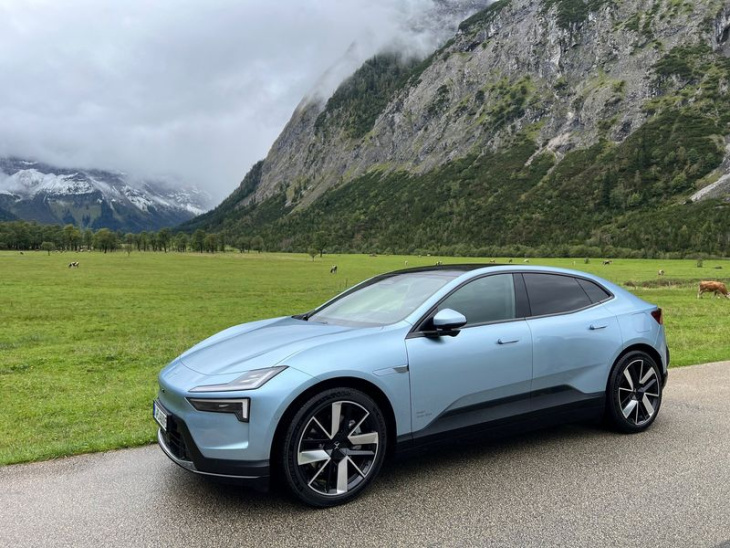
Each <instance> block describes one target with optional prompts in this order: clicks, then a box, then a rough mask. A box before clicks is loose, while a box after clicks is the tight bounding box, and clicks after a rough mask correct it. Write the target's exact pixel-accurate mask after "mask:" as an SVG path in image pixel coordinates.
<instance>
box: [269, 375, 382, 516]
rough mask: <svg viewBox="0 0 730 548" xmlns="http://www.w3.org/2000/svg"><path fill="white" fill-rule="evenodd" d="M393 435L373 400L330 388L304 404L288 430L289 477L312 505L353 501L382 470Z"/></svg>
mask: <svg viewBox="0 0 730 548" xmlns="http://www.w3.org/2000/svg"><path fill="white" fill-rule="evenodd" d="M323 423H324V424H323ZM335 423H336V424H337V427H335ZM387 434H388V432H387V425H386V422H385V417H384V416H383V413H382V411H381V410H380V408H379V407H378V405H377V403H375V401H374V400H373V399H372V398H371V397H370V396H368V395H367V394H365V393H363V392H360V391H359V390H354V389H352V388H333V389H329V390H325V391H323V392H321V393H320V394H317V395H315V396H314V397H312V398H311V399H310V400H309V401H307V402H306V403H305V404H304V405H303V406H302V408H301V409H300V410H299V411H298V412H297V413H296V414H295V415H294V418H293V419H292V422H291V424H290V425H289V427H288V428H287V430H286V434H285V436H284V440H283V443H282V446H281V447H282V454H281V455H280V458H281V470H282V472H283V475H284V479H285V480H286V483H287V485H288V487H289V489H290V490H291V492H292V493H293V494H294V495H295V496H296V497H298V498H299V499H300V500H302V501H303V502H305V503H307V504H309V505H311V506H316V507H320V508H323V507H328V506H336V505H338V504H344V503H346V502H349V501H350V500H352V499H354V498H355V497H357V496H358V495H359V494H360V493H361V492H362V491H363V490H365V489H366V488H367V486H368V485H369V484H370V482H371V481H372V480H373V479H374V478H375V476H377V475H378V473H379V472H380V468H381V467H382V465H383V460H384V458H385V454H386V450H387V447H386V445H387V441H388V435H387Z"/></svg>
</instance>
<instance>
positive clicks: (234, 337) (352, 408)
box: [153, 265, 669, 506]
mask: <svg viewBox="0 0 730 548" xmlns="http://www.w3.org/2000/svg"><path fill="white" fill-rule="evenodd" d="M662 323H663V322H662V311H661V309H659V308H657V307H656V306H654V305H651V304H648V303H646V302H644V301H643V300H641V299H639V298H638V297H635V296H634V295H632V294H631V293H628V292H627V291H625V290H623V289H621V288H620V287H618V286H616V285H614V284H612V283H610V282H607V281H606V280H603V279H600V278H598V277H596V276H592V275H590V274H586V273H583V272H576V271H572V270H563V269H557V268H548V267H537V266H512V265H510V266H506V265H494V266H485V265H447V266H437V267H429V268H415V269H409V270H401V271H398V272H392V273H389V274H383V275H381V276H377V277H375V278H372V279H370V280H367V281H365V282H362V283H361V284H359V285H357V286H355V287H353V288H352V289H349V290H348V291H345V292H344V293H342V294H341V295H338V296H337V297H335V298H334V299H332V300H330V301H328V302H327V303H325V304H323V305H322V306H320V307H319V308H317V309H315V310H313V311H311V312H308V313H306V314H301V315H297V316H291V317H289V316H287V317H283V318H275V319H271V320H264V321H258V322H252V323H247V324H243V325H239V326H236V327H231V328H230V329H226V330H225V331H222V332H220V333H218V334H216V335H214V336H212V337H210V338H209V339H207V340H205V341H203V342H201V343H199V344H198V345H196V346H194V347H193V348H191V349H190V350H188V351H187V352H185V353H184V354H182V355H181V356H180V357H178V358H176V359H175V360H174V361H173V362H172V363H170V364H169V365H168V366H167V367H165V368H164V369H163V370H162V372H161V373H160V377H159V384H160V390H159V394H158V398H157V400H156V401H155V402H154V406H153V413H154V418H155V420H156V421H157V422H158V424H159V426H160V428H159V431H158V441H159V444H160V447H161V448H162V450H163V451H164V452H165V454H166V455H167V456H168V457H170V459H172V460H173V461H174V462H175V463H177V464H179V465H180V466H182V467H183V468H185V469H187V470H190V471H192V472H197V473H199V474H207V475H211V476H223V477H229V478H239V479H244V480H248V481H249V482H251V483H254V484H259V485H261V484H262V483H268V480H269V476H270V475H272V474H275V475H276V476H277V477H280V478H282V479H283V480H284V481H285V482H286V484H288V486H289V487H290V488H291V490H292V492H293V493H294V494H295V495H296V496H298V497H299V498H300V499H301V500H303V501H304V502H306V503H308V504H311V505H313V506H333V505H336V504H341V503H344V502H347V501H349V500H351V499H352V498H354V497H355V496H357V495H358V494H359V493H360V492H362V491H363V489H365V488H366V487H367V485H368V484H369V483H370V482H371V481H372V480H373V479H374V478H375V476H376V475H377V474H378V472H379V471H380V468H381V466H382V464H383V460H384V459H385V458H386V457H387V456H389V455H391V454H393V453H404V452H409V451H412V450H416V449H420V448H422V447H423V446H424V445H425V444H430V443H434V442H443V441H445V440H447V439H452V438H453V437H461V436H465V435H470V436H471V435H474V434H480V433H485V432H487V431H490V430H494V429H504V428H508V429H515V428H517V427H518V426H524V425H526V424H527V425H533V426H534V425H536V424H540V425H543V424H547V423H552V422H561V421H567V420H588V419H595V418H601V417H603V418H605V420H606V421H607V422H608V423H609V424H610V425H611V426H612V427H613V428H615V429H617V430H619V431H622V432H639V431H642V430H644V429H646V428H647V427H649V425H650V424H651V423H652V422H653V421H654V419H655V418H656V416H657V413H658V412H659V407H660V405H661V401H662V389H663V387H664V385H665V384H666V381H667V366H668V363H669V350H668V348H667V345H666V341H665V335H664V327H663V325H662Z"/></svg>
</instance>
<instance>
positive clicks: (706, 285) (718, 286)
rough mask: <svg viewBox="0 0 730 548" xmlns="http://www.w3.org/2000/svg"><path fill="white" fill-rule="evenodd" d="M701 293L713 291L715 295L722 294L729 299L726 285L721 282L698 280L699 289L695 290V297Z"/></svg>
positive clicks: (698, 296) (729, 295)
mask: <svg viewBox="0 0 730 548" xmlns="http://www.w3.org/2000/svg"><path fill="white" fill-rule="evenodd" d="M703 293H714V294H715V297H719V296H720V295H723V296H725V297H727V298H728V299H730V293H728V291H727V287H725V284H724V283H722V282H713V281H706V282H700V289H699V291H697V298H698V299H699V298H700V297H702V294H703Z"/></svg>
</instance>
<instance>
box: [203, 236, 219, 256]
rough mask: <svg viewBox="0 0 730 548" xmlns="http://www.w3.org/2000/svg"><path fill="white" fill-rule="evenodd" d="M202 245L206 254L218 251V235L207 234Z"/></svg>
mask: <svg viewBox="0 0 730 548" xmlns="http://www.w3.org/2000/svg"><path fill="white" fill-rule="evenodd" d="M203 245H204V246H205V250H206V251H207V252H208V253H215V252H216V251H217V250H218V235H217V234H208V235H207V236H206V237H205V239H204V240H203Z"/></svg>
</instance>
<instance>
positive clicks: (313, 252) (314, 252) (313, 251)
mask: <svg viewBox="0 0 730 548" xmlns="http://www.w3.org/2000/svg"><path fill="white" fill-rule="evenodd" d="M307 253H308V254H309V256H310V257H312V261H314V258H315V257H316V256H317V253H319V251H318V250H317V249H316V248H314V247H310V248H309V250H307Z"/></svg>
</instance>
